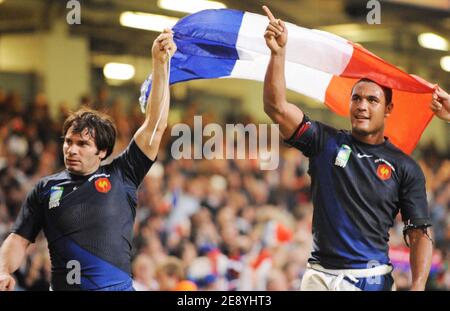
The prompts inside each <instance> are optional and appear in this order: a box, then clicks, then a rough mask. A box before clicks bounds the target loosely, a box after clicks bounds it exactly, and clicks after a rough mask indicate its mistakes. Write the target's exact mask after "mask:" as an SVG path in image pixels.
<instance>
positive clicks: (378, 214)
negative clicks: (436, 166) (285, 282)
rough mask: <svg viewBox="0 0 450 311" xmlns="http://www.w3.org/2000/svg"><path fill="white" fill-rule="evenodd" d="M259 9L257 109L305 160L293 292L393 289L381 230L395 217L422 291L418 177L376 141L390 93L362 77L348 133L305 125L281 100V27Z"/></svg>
mask: <svg viewBox="0 0 450 311" xmlns="http://www.w3.org/2000/svg"><path fill="white" fill-rule="evenodd" d="M263 9H264V10H265V12H266V14H267V16H268V18H269V25H268V26H267V28H266V32H265V34H264V38H265V40H266V44H267V46H268V47H269V48H270V50H271V57H270V61H269V64H268V68H267V72H266V77H265V81H264V111H265V112H266V113H267V114H268V115H269V117H270V118H271V119H272V120H273V121H274V122H275V123H278V124H279V126H280V132H281V135H282V137H283V138H284V139H285V141H286V142H287V143H288V144H289V145H291V146H293V147H295V148H297V149H299V150H300V151H302V152H303V153H304V154H305V155H306V156H307V157H309V171H308V172H309V174H310V175H311V191H312V200H313V205H314V213H313V228H312V231H313V250H312V253H311V257H310V259H309V260H308V267H307V269H306V272H305V274H304V276H303V279H302V285H301V289H302V290H393V289H394V288H395V286H394V282H393V278H392V275H391V272H392V265H391V263H390V260H389V257H388V250H389V247H388V241H389V229H390V228H391V227H392V226H393V224H394V220H395V217H396V215H397V214H398V213H399V212H400V214H401V216H402V219H403V221H404V223H405V227H404V235H405V237H406V240H408V241H409V246H410V264H411V272H412V287H411V289H412V290H424V288H425V283H426V280H427V277H428V273H429V271H430V265H431V255H432V242H431V239H430V237H429V227H430V226H431V222H430V218H429V212H428V208H427V199H426V193H425V177H424V175H423V173H422V171H421V169H420V167H419V166H418V165H417V163H416V162H415V161H414V160H413V159H411V158H410V157H409V156H408V155H406V154H405V153H403V152H402V151H401V150H399V149H398V148H397V147H395V146H394V145H393V144H392V143H391V142H390V141H389V139H388V138H387V137H385V136H384V126H385V119H386V118H388V117H389V115H390V113H391V112H392V109H394V103H393V102H392V90H391V89H389V88H388V87H385V86H382V85H380V84H378V83H376V82H374V81H372V80H370V79H361V80H359V81H357V82H356V83H355V85H354V86H353V89H352V93H351V99H350V122H351V131H342V130H337V129H334V128H332V127H330V126H327V125H325V124H323V123H321V122H317V121H313V120H310V119H309V118H308V117H307V116H306V115H304V113H303V112H302V111H301V110H300V109H299V108H298V107H297V106H295V105H293V104H290V103H288V102H287V100H286V82H285V76H284V68H285V55H286V43H287V28H286V26H285V24H284V22H283V21H281V20H277V19H275V18H274V16H273V15H272V13H271V12H270V10H269V9H268V8H267V7H263ZM442 94H443V93H440V95H441V96H443V95H442ZM447 95H448V94H447ZM435 98H437V97H436V96H435ZM447 100H448V98H447Z"/></svg>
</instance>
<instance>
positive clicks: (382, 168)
mask: <svg viewBox="0 0 450 311" xmlns="http://www.w3.org/2000/svg"><path fill="white" fill-rule="evenodd" d="M377 175H378V177H379V178H380V179H381V180H388V179H389V178H391V175H392V169H391V167H390V166H389V165H387V164H384V163H383V164H379V165H378V168H377Z"/></svg>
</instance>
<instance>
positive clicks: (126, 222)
mask: <svg viewBox="0 0 450 311" xmlns="http://www.w3.org/2000/svg"><path fill="white" fill-rule="evenodd" d="M152 164H153V161H152V160H150V159H149V158H147V156H146V155H145V154H144V153H143V152H142V151H141V150H140V149H139V147H138V146H137V145H136V143H135V141H134V140H132V141H131V143H130V144H129V145H128V147H127V149H126V150H125V151H124V152H123V153H122V154H120V155H119V156H118V157H117V158H115V159H114V160H113V161H112V162H111V163H110V164H108V165H104V166H100V167H99V169H98V170H97V171H96V172H95V173H93V174H91V175H88V176H79V175H75V174H71V173H69V172H68V171H67V170H64V171H62V172H60V173H57V174H54V175H51V176H47V177H44V178H42V179H41V180H40V181H39V182H38V183H37V184H36V186H35V187H34V188H33V190H32V191H31V192H30V193H29V194H28V197H27V199H26V201H25V202H24V204H23V206H22V209H21V211H20V214H19V216H18V218H17V220H16V223H15V225H14V227H13V232H14V233H16V234H19V235H21V236H22V237H24V238H26V239H27V240H29V241H31V242H34V240H35V238H36V236H37V235H38V233H39V232H40V231H41V229H43V230H44V234H45V236H46V238H47V240H48V247H49V250H50V258H51V263H52V281H51V283H52V289H54V290H98V289H102V288H107V287H111V286H116V285H120V284H126V283H129V282H130V280H131V278H130V275H131V268H130V265H131V263H130V262H131V248H132V246H131V241H132V230H133V223H134V218H135V214H136V211H135V208H136V204H137V197H136V189H137V187H138V186H139V184H140V183H141V181H142V179H143V178H144V176H145V175H146V173H147V172H148V170H149V169H150V167H151V166H152ZM72 260H76V261H78V263H79V267H80V269H81V280H80V282H78V283H80V284H76V283H77V281H76V278H71V277H70V276H69V279H70V281H69V282H68V281H67V276H68V273H69V272H71V271H73V268H75V267H77V266H76V265H74V264H73V262H72ZM72 276H73V274H72Z"/></svg>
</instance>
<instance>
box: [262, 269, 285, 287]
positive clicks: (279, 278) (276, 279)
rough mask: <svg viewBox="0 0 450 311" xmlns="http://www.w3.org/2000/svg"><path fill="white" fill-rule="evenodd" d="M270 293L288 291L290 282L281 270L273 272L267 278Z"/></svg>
mask: <svg viewBox="0 0 450 311" xmlns="http://www.w3.org/2000/svg"><path fill="white" fill-rule="evenodd" d="M267 290H268V291H287V290H288V281H287V279H286V276H285V275H284V274H283V272H281V271H280V270H272V271H271V272H270V274H269V277H268V278H267Z"/></svg>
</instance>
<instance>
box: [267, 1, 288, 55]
mask: <svg viewBox="0 0 450 311" xmlns="http://www.w3.org/2000/svg"><path fill="white" fill-rule="evenodd" d="M262 8H263V10H264V12H265V13H266V15H267V17H268V18H269V25H268V26H267V28H266V32H265V33H264V39H265V40H266V44H267V47H268V48H269V49H270V51H271V52H272V54H275V55H278V54H281V53H284V52H285V46H286V43H287V36H288V31H287V28H286V25H285V24H284V22H283V21H282V20H280V19H275V17H274V16H273V14H272V12H270V10H269V8H268V7H267V6H265V5H263V7H262Z"/></svg>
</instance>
